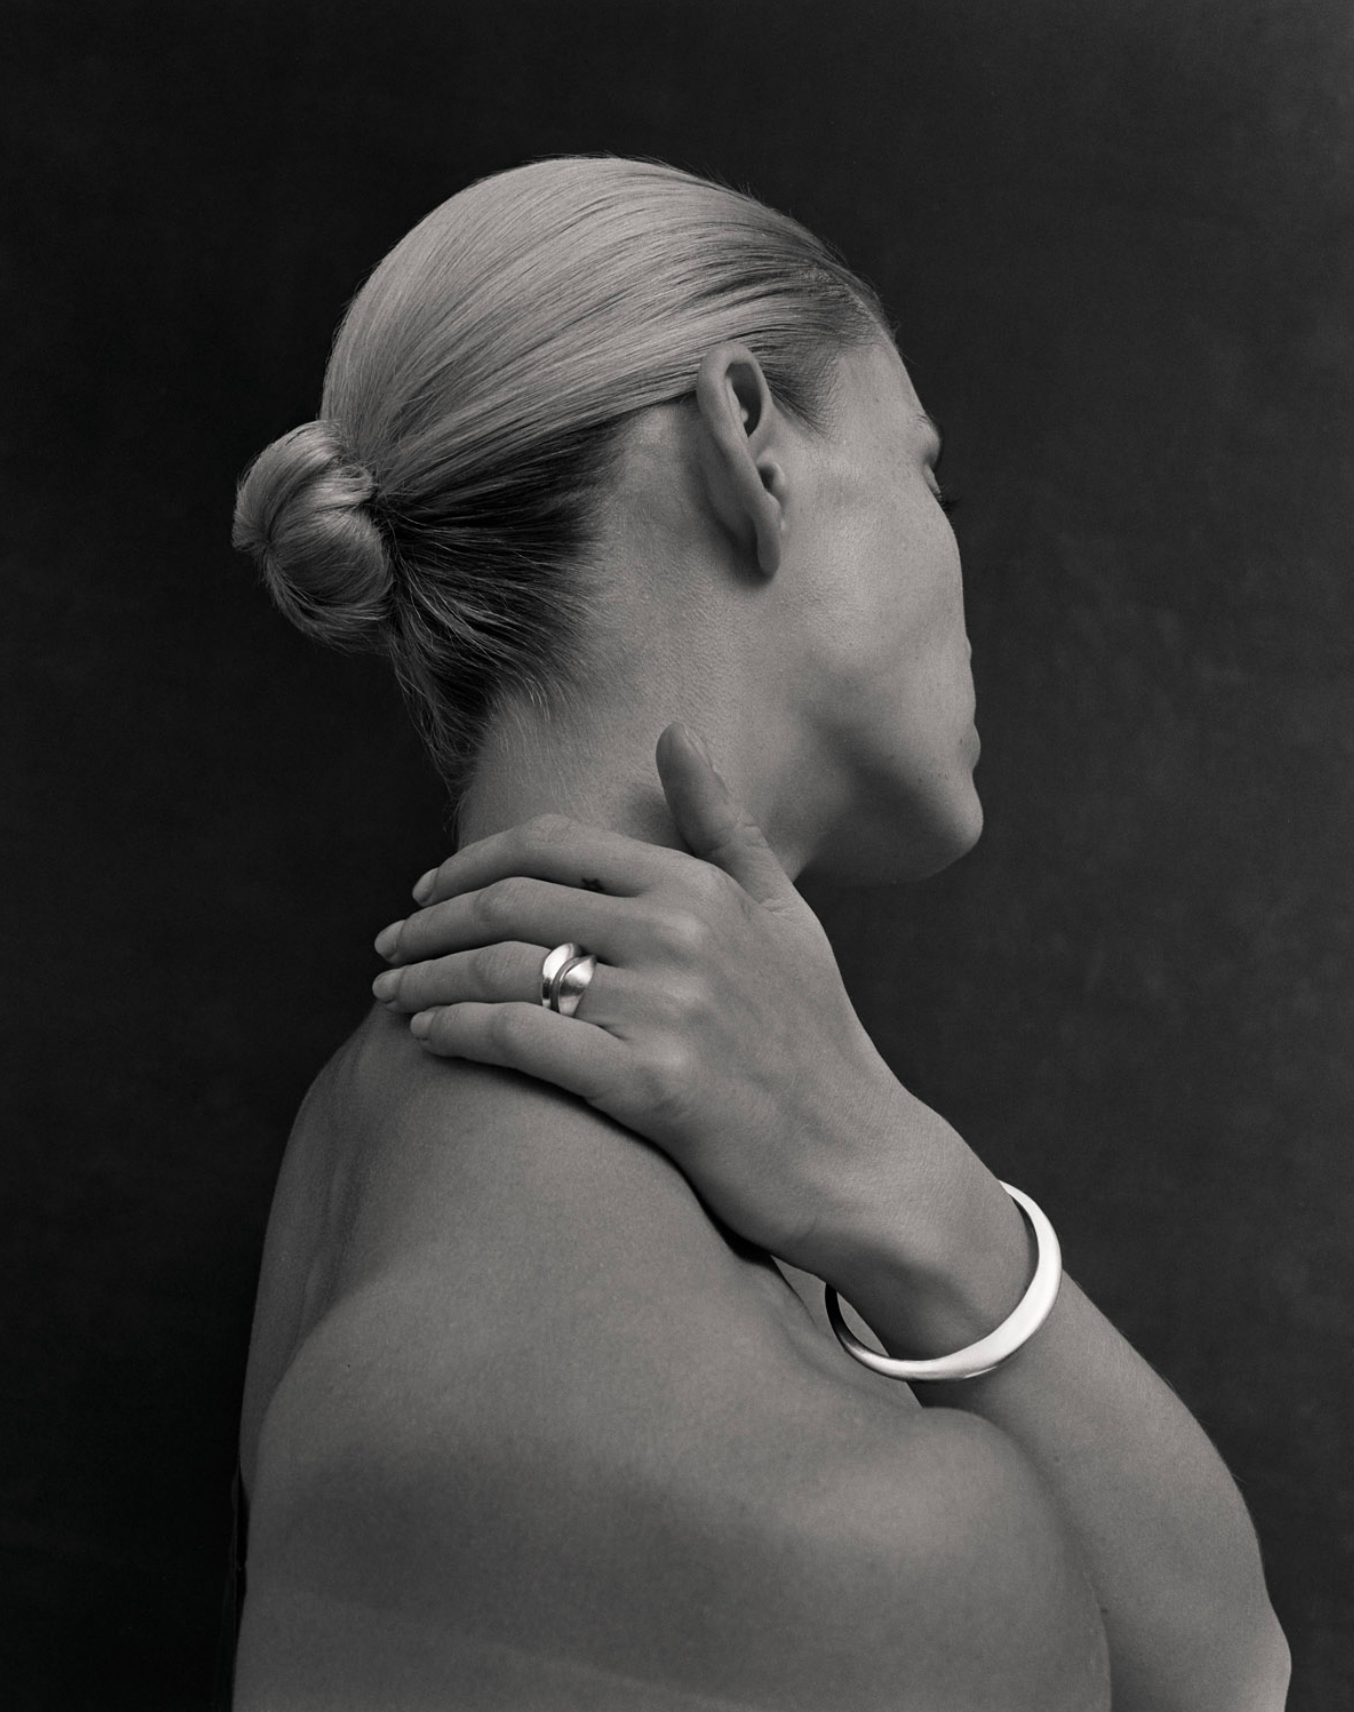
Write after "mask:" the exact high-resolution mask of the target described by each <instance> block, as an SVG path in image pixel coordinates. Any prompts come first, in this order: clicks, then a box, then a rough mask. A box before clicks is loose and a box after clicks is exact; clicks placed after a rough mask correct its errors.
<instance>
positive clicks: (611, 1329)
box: [237, 1011, 1102, 1712]
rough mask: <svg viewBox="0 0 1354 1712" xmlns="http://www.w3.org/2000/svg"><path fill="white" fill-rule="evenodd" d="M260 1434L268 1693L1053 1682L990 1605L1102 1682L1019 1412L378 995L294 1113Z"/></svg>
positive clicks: (263, 1663) (567, 1105)
mask: <svg viewBox="0 0 1354 1712" xmlns="http://www.w3.org/2000/svg"><path fill="white" fill-rule="evenodd" d="M241 1455H242V1465H243V1468H244V1473H245V1478H246V1484H247V1488H248V1490H249V1493H250V1497H251V1509H252V1522H251V1554H250V1577H251V1582H250V1598H249V1602H248V1604H247V1605H246V1610H245V1621H244V1628H243V1633H242V1641H241V1648H240V1659H239V1697H238V1699H237V1705H238V1706H240V1707H242V1708H252V1707H263V1706H268V1707H270V1708H272V1707H292V1706H296V1707H300V1706H312V1705H313V1706H316V1707H319V1706H325V1707H327V1708H338V1707H345V1706H352V1707H371V1708H375V1707H378V1706H379V1707H382V1708H383V1709H388V1712H395V1709H396V1708H398V1707H402V1706H405V1705H408V1706H410V1707H413V1706H420V1707H422V1706H424V1705H430V1704H436V1705H446V1706H449V1707H450V1706H455V1707H471V1706H473V1707H484V1708H486V1709H487V1708H500V1707H502V1708H507V1707H510V1706H511V1707H522V1706H527V1705H530V1706H541V1707H566V1706H569V1707H571V1706H575V1705H576V1706H579V1707H583V1706H587V1707H595V1708H604V1707H610V1706H613V1705H614V1706H616V1707H618V1708H619V1707H626V1708H628V1709H633V1712H639V1709H644V1708H653V1709H654V1712H668V1709H669V1708H672V1709H674V1712H675V1709H677V1708H697V1707H703V1706H734V1705H738V1706H743V1705H746V1706H753V1705H757V1706H776V1707H785V1708H790V1707H795V1708H799V1707H804V1708H808V1707H819V1706H821V1707H828V1706H833V1707H840V1708H842V1709H848V1708H854V1707H857V1706H859V1707H862V1708H863V1707H867V1706H868V1707H873V1706H885V1705H888V1706H899V1707H902V1706H911V1705H917V1706H923V1705H924V1706H927V1707H934V1708H939V1707H942V1706H946V1705H951V1704H953V1705H955V1706H960V1705H964V1706H969V1707H972V1708H975V1709H976V1708H979V1707H983V1706H987V1705H989V1704H990V1705H992V1706H993V1707H995V1706H998V1705H1000V1706H1002V1707H1003V1708H1006V1707H1012V1708H1014V1707H1017V1706H1020V1705H1024V1704H1026V1699H1025V1698H1023V1697H1017V1694H1016V1693H1015V1692H1013V1689H1012V1684H1013V1681H1015V1680H1016V1679H1015V1678H1014V1677H1013V1675H1012V1667H1011V1661H1010V1660H1009V1659H1007V1658H1005V1657H1001V1659H1000V1667H1001V1668H1000V1671H999V1672H998V1673H997V1675H994V1676H992V1678H991V1683H990V1684H989V1688H990V1691H991V1693H993V1694H997V1695H998V1698H990V1697H989V1689H988V1688H984V1687H983V1682H985V1681H987V1673H988V1670H989V1667H988V1665H987V1663H985V1662H984V1650H983V1642H982V1633H983V1626H984V1621H985V1620H986V1619H985V1618H984V1615H983V1610H984V1609H986V1611H987V1617H988V1618H990V1622H991V1624H992V1625H994V1627H993V1630H992V1644H993V1646H994V1647H995V1648H996V1650H997V1653H998V1654H999V1655H1000V1654H1001V1651H1002V1647H1003V1646H1006V1645H1008V1644H1009V1638H1010V1632H1011V1628H1012V1625H1013V1624H1016V1625H1017V1626H1018V1627H1023V1629H1024V1630H1025V1631H1027V1632H1026V1633H1022V1634H1021V1635H1020V1636H1019V1649H1018V1650H1019V1652H1020V1655H1021V1664H1022V1668H1024V1669H1025V1670H1026V1671H1027V1672H1028V1673H1029V1674H1030V1681H1031V1692H1032V1695H1034V1696H1035V1697H1034V1698H1030V1699H1029V1702H1028V1703H1029V1704H1031V1705H1034V1704H1038V1705H1040V1706H1041V1707H1045V1708H1048V1709H1052V1708H1055V1707H1062V1706H1066V1707H1068V1708H1072V1707H1076V1708H1077V1709H1078V1712H1081V1709H1083V1708H1090V1707H1093V1706H1097V1705H1100V1704H1102V1702H1101V1700H1100V1699H1099V1698H1098V1690H1097V1689H1096V1687H1095V1681H1096V1671H1097V1669H1098V1666H1097V1662H1096V1661H1097V1660H1098V1659H1099V1657H1100V1653H1099V1651H1098V1641H1097V1639H1096V1633H1095V1631H1096V1630H1097V1624H1096V1621H1095V1616H1094V1611H1093V1608H1090V1609H1088V1608H1087V1601H1088V1598H1089V1595H1088V1594H1087V1593H1086V1590H1085V1587H1084V1583H1083V1582H1082V1581H1081V1579H1080V1576H1079V1573H1078V1570H1077V1567H1076V1565H1075V1562H1074V1560H1073V1557H1072V1554H1071V1553H1070V1550H1069V1548H1068V1547H1067V1543H1066V1541H1065V1539H1064V1538H1063V1537H1062V1535H1061V1533H1060V1530H1059V1528H1058V1525H1057V1523H1056V1520H1055V1519H1054V1518H1053V1517H1052V1516H1051V1515H1048V1514H1045V1513H1044V1508H1043V1501H1042V1497H1041V1496H1040V1495H1039V1494H1038V1493H1037V1491H1036V1490H1035V1488H1034V1483H1033V1481H1032V1479H1031V1478H1029V1477H1027V1474H1026V1472H1025V1471H1024V1470H1023V1468H1022V1467H1021V1466H1019V1464H1018V1459H1017V1458H1015V1457H1014V1455H1013V1454H1011V1455H1008V1454H1007V1447H1006V1445H1005V1441H1004V1440H1001V1439H1000V1435H997V1434H995V1433H992V1432H991V1430H990V1429H986V1428H984V1427H983V1425H982V1423H980V1422H974V1421H971V1420H970V1419H969V1418H968V1417H965V1416H954V1415H951V1414H949V1413H948V1412H946V1411H922V1410H920V1409H919V1408H918V1407H917V1405H916V1403H915V1401H914V1400H913V1399H912V1397H911V1394H910V1393H909V1392H907V1391H906V1389H905V1388H902V1387H893V1386H889V1385H887V1384H885V1383H881V1382H879V1381H877V1380H875V1379H874V1378H873V1377H872V1376H870V1375H868V1374H865V1373H863V1372H862V1371H860V1370H858V1369H856V1368H855V1367H854V1366H853V1365H852V1364H851V1363H850V1362H849V1360H848V1359H847V1358H846V1357H845V1356H843V1355H842V1354H841V1353H840V1352H839V1351H838V1350H836V1348H835V1346H833V1345H830V1344H829V1343H828V1342H827V1341H826V1340H825V1339H824V1338H823V1336H822V1334H821V1332H820V1330H819V1328H818V1327H817V1326H816V1325H815V1324H814V1323H813V1321H812V1319H811V1317H810V1316H809V1314H808V1313H806V1311H805V1309H804V1307H803V1305H802V1303H801V1302H800V1301H799V1300H798V1298H797V1297H796V1296H795V1294H794V1293H793V1292H792V1291H791V1290H790V1289H789V1287H788V1286H787V1285H786V1283H785V1281H784V1279H783V1278H782V1276H781V1275H780V1273H779V1272H778V1271H777V1270H776V1268H775V1266H774V1264H773V1263H771V1262H770V1261H769V1260H767V1259H766V1257H764V1256H762V1255H760V1254H758V1253H756V1252H755V1251H751V1250H748V1249H745V1248H744V1247H743V1246H742V1245H741V1244H740V1243H739V1242H738V1240H737V1239H736V1238H733V1237H731V1236H730V1235H728V1234H726V1233H725V1232H723V1231H722V1230H721V1229H720V1228H719V1227H718V1226H717V1225H716V1224H715V1223H714V1221H713V1220H712V1219H711V1218H710V1217H709V1216H708V1214H707V1213H706V1212H705V1210H704V1208H703V1207H702V1206H701V1203H700V1201H699V1200H698V1198H697V1197H696V1195H695V1194H694V1192H693V1191H692V1189H691V1187H690V1186H689V1184H688V1183H687V1182H686V1180H685V1179H684V1178H683V1177H682V1176H681V1175H680V1173H679V1172H677V1170H676V1169H675V1168H674V1167H673V1166H672V1165H671V1164H670V1163H669V1162H668V1161H667V1160H666V1159H665V1158H664V1157H663V1156H662V1155H661V1154H659V1153H658V1152H657V1151H656V1150H654V1149H653V1148H651V1147H650V1146H649V1145H648V1144H647V1143H645V1142H643V1141H642V1140H640V1139H639V1138H637V1137H635V1136H633V1135H631V1134H629V1133H628V1132H626V1131H624V1130H622V1129H620V1128H619V1127H618V1126H616V1125H614V1124H612V1123H611V1122H609V1121H608V1120H606V1119H605V1118H602V1117H601V1116H599V1115H598V1114H596V1113H594V1112H593V1111H591V1110H590V1109H589V1108H587V1107H586V1106H583V1105H582V1104H581V1103H580V1102H578V1101H576V1100H574V1099H572V1098H570V1097H569V1096H566V1095H563V1094H561V1093H559V1092H558V1091H556V1090H554V1089H551V1088H549V1087H546V1086H545V1085H543V1084H539V1083H535V1082H530V1081H528V1080H526V1079H524V1078H521V1077H517V1076H515V1075H512V1074H510V1073H506V1072H498V1071H492V1070H488V1069H485V1068H482V1067H479V1066H474V1065H469V1064H461V1065H449V1064H447V1063H444V1062H441V1061H436V1060H432V1059H429V1058H428V1057H427V1056H426V1055H425V1054H424V1053H423V1052H422V1051H421V1050H420V1049H419V1048H418V1047H417V1046H416V1045H415V1044H414V1043H413V1042H412V1041H411V1040H410V1038H409V1036H408V1033H407V1030H406V1029H405V1027H404V1025H403V1024H402V1023H401V1022H399V1021H397V1020H396V1019H394V1018H391V1017H388V1016H386V1015H385V1014H384V1013H383V1012H380V1011H376V1012H373V1014H372V1015H371V1016H370V1017H369V1018H368V1020H367V1022H366V1023H364V1024H363V1026H362V1028H361V1029H359V1030H358V1032H357V1033H356V1034H355V1035H354V1036H353V1038H352V1039H351V1040H350V1041H349V1043H348V1044H347V1045H346V1046H345V1047H344V1048H343V1049H342V1050H341V1051H340V1053H339V1054H338V1055H337V1056H336V1058H335V1059H334V1060H333V1061H332V1062H331V1063H330V1065H329V1066H328V1067H327V1068H326V1070H325V1071H324V1072H323V1074H322V1075H321V1077H320V1078H319V1079H318V1080H317V1082H316V1084H315V1086H314V1088H313V1089H312V1091H311V1093H310V1095H309V1096H308V1098H307V1101H306V1104H305V1106H304V1107H303V1110H302V1113H301V1115H300V1117H299V1118H298V1121H297V1125H296V1129H295V1132H294V1134H293V1136H292V1139H291V1142H290V1144H289V1147H288V1152H287V1157H286V1160H285V1162H284V1166H283V1171H282V1174H281V1178H280V1181H279V1185H278V1191H277V1197H276V1200H275V1204H274V1209H273V1215H272V1219H271V1222H270V1227H269V1234H268V1241H267V1247H266V1250H265V1259H264V1266H263V1274H262V1279H261V1283H260V1292H259V1301H258V1309H257V1314H256V1321H255V1331H254V1339H253V1344H252V1347H251V1356H250V1367H249V1374H248V1379H247V1384H246V1398H245V1410H244V1420H243V1425H242V1435H241ZM938 1503H939V1504H940V1511H939V1512H937V1508H936V1506H937V1504H938ZM973 1505H977V1509H976V1510H975V1511H974V1512H973V1514H972V1516H971V1517H969V1519H968V1521H967V1522H966V1521H965V1513H966V1507H967V1506H973ZM942 1518H943V1519H942ZM956 1527H958V1529H959V1534H960V1536H961V1537H960V1543H959V1545H958V1546H956V1541H955V1529H956ZM1008 1558H1009V1568H1010V1571H1011V1573H1010V1575H1007V1574H1006V1573H1005V1571H1004V1569H1003V1564H1005V1563H1006V1562H1007V1559H1008ZM989 1583H990V1584H991V1585H990V1593H989V1595H988V1597H986V1598H985V1599H984V1597H983V1588H984V1586H986V1585H987V1584H989ZM975 1596H977V1597H978V1599H979V1605H980V1611H979V1615H978V1617H977V1618H976V1619H975V1617H974V1613H973V1600H974V1598H975ZM938 1599H939V1600H940V1601H941V1605H940V1610H941V1614H942V1616H944V1615H945V1612H946V1610H947V1609H948V1606H947V1604H946V1602H947V1601H949V1602H950V1603H952V1604H953V1606H954V1610H955V1612H956V1614H957V1613H959V1612H961V1611H962V1612H963V1614H964V1623H965V1625H966V1631H965V1632H966V1635H967V1639H966V1640H965V1643H964V1646H963V1647H962V1648H960V1647H956V1646H953V1645H951V1644H950V1643H949V1641H948V1640H947V1638H946V1622H945V1621H942V1622H939V1623H938V1622H937V1619H936V1613H935V1610H934V1609H933V1607H934V1606H935V1604H936V1601H937V1600H938ZM881 1600H882V1603H881ZM881 1623H882V1624H885V1625H892V1628H893V1631H894V1633H893V1635H892V1638H890V1636H889V1634H887V1633H885V1634H884V1635H883V1636H882V1637H881ZM1002 1637H1006V1640H1003V1638H1002ZM904 1656H905V1657H906V1661H907V1662H906V1670H905V1672H904V1677H903V1679H901V1680H900V1679H899V1677H898V1673H897V1670H896V1669H894V1668H893V1665H894V1663H895V1662H896V1661H897V1660H898V1659H900V1658H902V1657H904ZM975 1660H976V1661H977V1662H976V1663H975V1662H974V1661H975ZM975 1672H976V1673H977V1675H976V1676H975V1674H974V1673H975ZM1064 1679H1066V1681H1064ZM909 1682H910V1683H911V1686H910V1687H909V1685H908V1684H909ZM998 1682H1000V1686H999V1687H998V1686H997V1684H998ZM1067 1684H1075V1685H1076V1686H1075V1687H1073V1688H1071V1689H1069V1688H1068V1687H1067Z"/></svg>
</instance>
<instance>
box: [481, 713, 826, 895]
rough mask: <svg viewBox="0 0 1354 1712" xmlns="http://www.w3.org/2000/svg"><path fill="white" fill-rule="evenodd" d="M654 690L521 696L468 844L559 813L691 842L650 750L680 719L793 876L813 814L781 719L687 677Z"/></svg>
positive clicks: (642, 835)
mask: <svg viewBox="0 0 1354 1712" xmlns="http://www.w3.org/2000/svg"><path fill="white" fill-rule="evenodd" d="M649 688H650V692H651V693H645V694H635V693H634V691H635V685H634V682H633V680H632V681H631V684H630V685H629V687H628V689H621V690H620V691H619V693H617V694H616V695H614V696H611V697H601V696H599V697H597V698H594V699H591V700H590V701H589V702H588V703H586V704H585V705H579V704H575V705H574V706H573V707H571V708H568V709H556V710H554V711H553V712H551V713H546V712H544V711H542V710H540V709H537V708H534V707H527V706H524V705H521V704H518V705H517V706H515V707H513V708H510V709H505V710H503V712H502V713H500V715H498V716H497V717H496V718H495V719H494V722H493V724H492V725H491V727H490V729H489V732H488V735H487V737H486V739H485V741H484V743H483V745H482V748H481V752H480V759H479V764H478V766H477V768H476V773H475V779H474V782H473V784H472V785H471V788H470V790H469V791H468V792H467V793H466V796H465V799H464V801H463V803H462V806H461V812H460V817H459V819H460V841H461V843H462V844H469V843H472V842H474V841H475V840H476V839H479V838H485V837H487V836H488V835H489V834H491V833H494V832H500V831H503V830H505V829H506V828H508V827H510V826H515V825H517V824H518V823H520V822H521V821H524V820H529V819H531V818H532V817H533V816H534V815H539V814H546V813H551V814H566V815H569V816H570V817H571V818H573V819H575V820H579V821H582V822H584V823H586V824H587V825H590V826H598V827H603V828H605V829H607V830H608V831H612V832H620V833H623V834H625V835H626V836H628V837H631V838H637V839H641V840H643V841H644V842H645V843H648V844H659V845H663V846H666V847H668V848H671V849H683V848H685V846H684V844H683V841H682V839H681V837H680V835H679V833H678V831H677V829H676V826H675V825H674V823H673V819H672V816H671V814H670V812H669V809H668V804H667V799H666V798H665V796H664V794H663V787H662V785H661V783H660V781H659V777H658V769H657V765H656V763H655V759H654V750H655V747H656V745H657V742H658V739H659V736H660V735H661V733H662V732H663V731H664V729H665V728H666V727H667V726H668V725H670V724H671V723H672V722H673V721H674V720H678V719H680V720H682V721H684V722H685V723H686V724H687V725H688V726H690V727H691V729H693V730H694V731H696V732H698V733H699V734H700V735H701V736H702V737H703V738H704V739H705V740H706V742H707V743H708V744H709V746H710V748H711V750H712V751H713V754H714V758H715V763H716V765H717V767H718V768H719V771H720V773H721V775H722V776H723V777H724V778H725V779H726V780H727V782H728V783H729V785H730V787H731V788H732V790H733V792H734V794H735V796H737V797H738V799H739V800H740V801H741V802H742V803H743V804H744V805H745V806H746V807H747V809H748V810H749V811H750V812H751V814H752V815H753V817H754V818H755V819H756V820H757V822H758V824H759V825H760V826H761V827H762V829H763V831H764V832H765V833H766V836H767V838H768V840H769V842H770V843H771V846H772V848H773V849H774V850H775V851H776V854H777V856H778V857H779V858H780V860H781V862H782V864H783V865H784V866H785V869H786V871H787V873H789V874H790V875H791V877H792V878H793V877H794V876H795V875H796V874H797V873H798V872H799V871H800V869H801V868H802V867H803V866H804V864H805V861H806V860H807V859H808V857H809V856H810V855H811V854H812V850H813V847H814V837H813V830H814V829H813V828H811V827H810V826H808V825H806V824H805V820H804V815H803V809H804V807H805V801H804V796H803V793H802V791H801V790H799V789H797V788H795V786H794V781H795V779H796V778H801V777H802V776H803V774H802V768H801V767H799V766H797V765H795V764H794V762H793V759H787V753H788V752H787V750H786V746H785V745H784V744H783V743H782V744H777V743H776V741H775V728H776V724H777V722H776V721H775V720H773V719H771V718H769V717H765V716H764V717H756V716H755V714H754V710H753V709H751V708H749V707H746V706H742V705H739V704H737V703H732V704H731V703H727V702H726V701H725V700H724V699H722V698H719V697H717V696H707V697H704V698H701V699H700V700H697V699H696V698H694V697H693V696H692V695H691V693H690V689H689V686H677V685H673V684H668V685H666V686H658V685H650V686H649ZM654 689H656V690H657V693H652V692H653V690H654ZM683 689H685V690H686V693H685V694H683V693H682V690H683ZM764 712H765V710H764Z"/></svg>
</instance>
